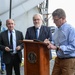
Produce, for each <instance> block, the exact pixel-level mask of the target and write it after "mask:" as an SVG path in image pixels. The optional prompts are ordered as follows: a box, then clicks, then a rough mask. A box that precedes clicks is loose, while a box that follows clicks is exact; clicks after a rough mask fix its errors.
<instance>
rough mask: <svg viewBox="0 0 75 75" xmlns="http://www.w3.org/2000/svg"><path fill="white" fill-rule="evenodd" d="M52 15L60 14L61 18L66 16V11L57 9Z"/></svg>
mask: <svg viewBox="0 0 75 75" xmlns="http://www.w3.org/2000/svg"><path fill="white" fill-rule="evenodd" d="M52 16H53V17H54V16H58V17H59V18H66V14H65V11H64V10H63V9H56V10H55V11H54V12H53V13H52Z"/></svg>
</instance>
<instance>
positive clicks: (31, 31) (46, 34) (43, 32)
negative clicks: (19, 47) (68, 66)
mask: <svg viewBox="0 0 75 75" xmlns="http://www.w3.org/2000/svg"><path fill="white" fill-rule="evenodd" d="M35 30H36V29H35V27H34V26H32V27H29V28H28V29H27V32H26V36H25V39H30V40H33V39H36V31H35ZM48 38H49V39H50V41H52V33H51V31H50V28H49V27H47V26H43V25H42V26H41V28H40V34H39V38H38V40H40V41H44V40H45V39H48ZM51 58H52V55H51V51H50V59H51Z"/></svg>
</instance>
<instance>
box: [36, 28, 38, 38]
mask: <svg viewBox="0 0 75 75" xmlns="http://www.w3.org/2000/svg"><path fill="white" fill-rule="evenodd" d="M36 39H38V28H36Z"/></svg>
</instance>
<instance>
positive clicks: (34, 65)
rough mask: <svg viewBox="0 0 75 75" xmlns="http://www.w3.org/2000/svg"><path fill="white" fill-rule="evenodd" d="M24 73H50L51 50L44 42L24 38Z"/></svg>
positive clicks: (48, 74)
mask: <svg viewBox="0 0 75 75" xmlns="http://www.w3.org/2000/svg"><path fill="white" fill-rule="evenodd" d="M23 43H24V75H50V63H49V50H48V48H47V45H46V44H45V43H43V42H35V41H33V40H23Z"/></svg>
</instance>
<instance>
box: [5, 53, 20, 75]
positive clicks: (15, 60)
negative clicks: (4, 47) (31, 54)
mask: <svg viewBox="0 0 75 75" xmlns="http://www.w3.org/2000/svg"><path fill="white" fill-rule="evenodd" d="M12 69H14V72H15V75H20V63H19V58H18V55H17V54H15V55H12V58H11V62H10V63H9V64H6V75H12V72H13V71H12Z"/></svg>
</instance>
